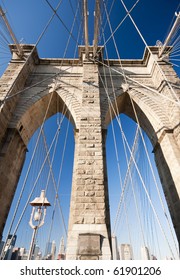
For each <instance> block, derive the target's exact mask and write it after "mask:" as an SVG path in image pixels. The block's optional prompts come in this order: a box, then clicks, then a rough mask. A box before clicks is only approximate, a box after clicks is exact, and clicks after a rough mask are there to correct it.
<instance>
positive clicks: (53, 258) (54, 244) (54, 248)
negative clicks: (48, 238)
mask: <svg viewBox="0 0 180 280" xmlns="http://www.w3.org/2000/svg"><path fill="white" fill-rule="evenodd" d="M51 255H52V260H55V257H56V243H55V241H54V240H53V242H52V246H51Z"/></svg>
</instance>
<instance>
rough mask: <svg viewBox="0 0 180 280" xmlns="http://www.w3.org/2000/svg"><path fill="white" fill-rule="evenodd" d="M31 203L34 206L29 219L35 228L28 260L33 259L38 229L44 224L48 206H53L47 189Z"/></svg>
mask: <svg viewBox="0 0 180 280" xmlns="http://www.w3.org/2000/svg"><path fill="white" fill-rule="evenodd" d="M30 205H31V206H33V208H32V212H31V217H30V220H29V225H30V227H31V228H32V229H33V234H32V239H31V244H30V248H29V255H28V260H31V259H32V256H33V251H34V245H35V240H36V235H37V231H38V229H39V228H40V227H41V226H42V225H43V224H44V220H45V216H46V208H47V207H48V206H51V204H50V203H49V201H48V200H47V198H46V197H45V191H44V190H42V191H41V194H40V197H36V198H35V199H34V200H33V201H31V202H30Z"/></svg>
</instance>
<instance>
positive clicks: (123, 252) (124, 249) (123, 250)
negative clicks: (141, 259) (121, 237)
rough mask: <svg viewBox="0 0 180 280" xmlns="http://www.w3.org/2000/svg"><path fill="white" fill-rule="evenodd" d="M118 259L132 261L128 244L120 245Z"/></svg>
mask: <svg viewBox="0 0 180 280" xmlns="http://www.w3.org/2000/svg"><path fill="white" fill-rule="evenodd" d="M120 259H121V260H132V259H133V251H132V247H131V245H130V244H121V245H120Z"/></svg>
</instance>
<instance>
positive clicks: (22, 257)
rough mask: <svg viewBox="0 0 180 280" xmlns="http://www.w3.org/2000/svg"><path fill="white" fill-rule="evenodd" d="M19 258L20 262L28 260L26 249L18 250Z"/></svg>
mask: <svg viewBox="0 0 180 280" xmlns="http://www.w3.org/2000/svg"><path fill="white" fill-rule="evenodd" d="M19 258H20V260H27V259H28V252H27V251H26V248H24V247H22V248H20V250H19Z"/></svg>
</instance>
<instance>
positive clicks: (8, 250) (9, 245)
mask: <svg viewBox="0 0 180 280" xmlns="http://www.w3.org/2000/svg"><path fill="white" fill-rule="evenodd" d="M16 238H17V236H16V235H14V236H13V235H12V234H9V235H8V238H7V241H6V243H5V245H4V248H3V250H4V259H5V260H10V259H11V256H12V252H13V248H14V246H15V243H16Z"/></svg>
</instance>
